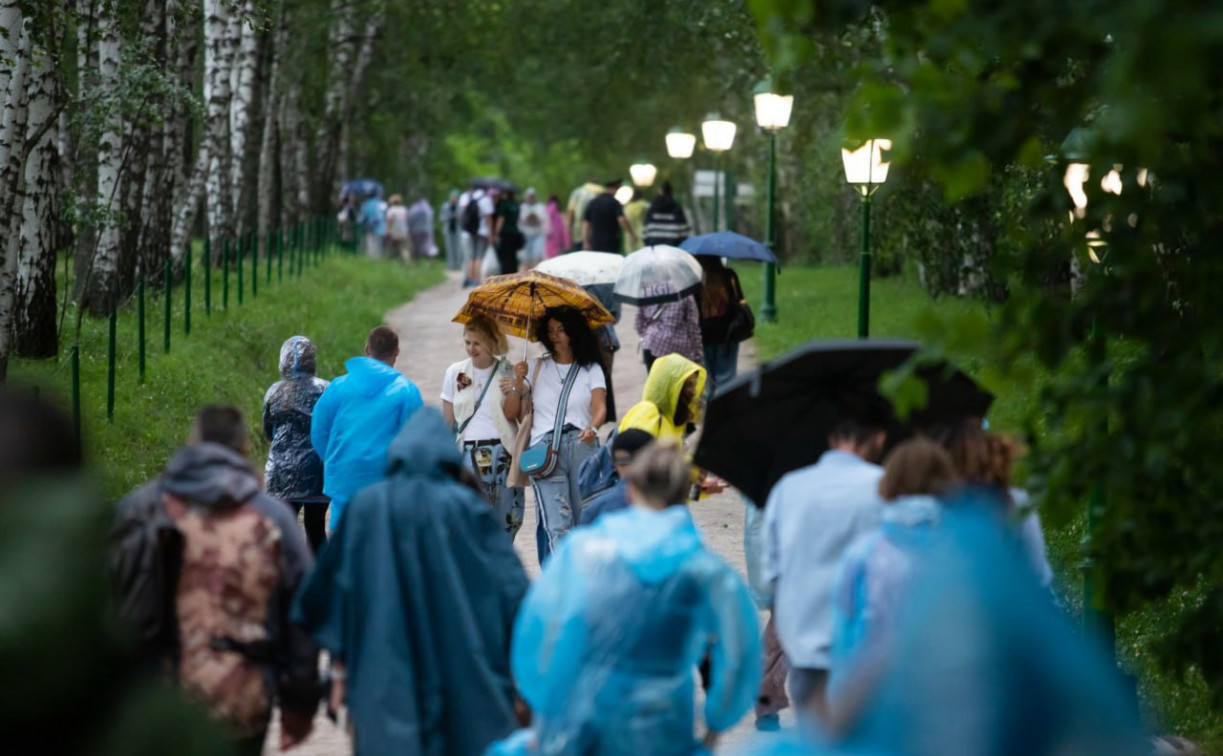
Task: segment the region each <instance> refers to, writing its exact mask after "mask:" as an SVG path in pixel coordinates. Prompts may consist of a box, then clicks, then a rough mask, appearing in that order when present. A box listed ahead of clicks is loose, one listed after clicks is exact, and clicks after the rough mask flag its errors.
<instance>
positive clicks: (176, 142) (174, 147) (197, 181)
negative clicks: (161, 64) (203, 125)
mask: <svg viewBox="0 0 1223 756" xmlns="http://www.w3.org/2000/svg"><path fill="white" fill-rule="evenodd" d="M186 1H187V0H170V2H169V4H168V5H167V7H166V29H167V34H166V36H167V38H168V39H169V40H170V47H171V49H173V50H174V53H175V54H174V56H173V59H174V60H175V61H176V65H177V68H178V80H179V83H180V85H182V86H183V87H187V88H191V89H193V88H194V87H193V86H192V84H193V82H194V79H195V52H196V47H197V43H196V33H197V31H198V27H197V26H196V23H197V22H196V21H195V18H196V17H195V15H194V14H192V15H189V16H187V18H188V19H191V21H190V22H189V23H188V24H187V25H185V26H182V27H181V28H180V27H179V25H178V20H179V16H180V13H181V11H180V8H182V7H183V3H184V2H186ZM205 86H207V80H205ZM205 100H207V92H205ZM189 117H190V116H189V114H188V113H187V111H186V109H185V108H184V107H182V106H181V105H180V106H177V107H176V108H175V111H174V113H173V114H172V116H171V117H170V118H169V119H167V120H166V125H165V129H166V141H165V145H164V151H163V153H162V154H163V155H164V156H165V157H164V160H165V164H166V166H167V173H168V175H169V176H170V177H171V178H172V180H173V184H172V189H171V191H172V192H173V194H172V196H173V197H174V206H173V210H172V211H171V215H172V225H171V230H170V250H169V254H170V259H171V260H173V262H174V263H175V264H177V263H178V262H179V261H180V260H182V259H183V258H184V257H185V256H186V251H187V243H188V240H189V237H190V235H191V226H192V225H193V224H194V223H195V214H196V212H197V211H198V210H199V206H200V201H201V200H202V198H203V196H204V182H205V180H206V178H207V176H208V162H209V153H208V142H207V141H204V142H201V144H200V147H199V152H198V153H197V155H196V160H195V162H194V163H193V164H192V165H190V166H188V164H187V159H186V157H185V150H184V149H183V147H184V142H185V141H186V139H187V119H188V118H189ZM150 272H152V269H151V268H150Z"/></svg>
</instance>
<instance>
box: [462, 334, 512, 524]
mask: <svg viewBox="0 0 1223 756" xmlns="http://www.w3.org/2000/svg"><path fill="white" fill-rule="evenodd" d="M463 345H464V347H466V349H467V359H465V360H462V361H460V362H456V363H454V364H453V365H451V366H450V367H448V368H446V377H445V379H443V381H442V414H443V416H444V417H445V418H446V422H448V423H449V424H450V427H452V428H454V429H455V433H456V440H457V442H458V444H459V446H460V448H462V450H463V458H464V459H465V460H466V462H467V464H468V465H469V466H470V467H471V470H472V472H474V473H475V474H476V476H477V477H479V478H480V482H481V483H482V484H483V485H484V495H485V496H486V497H487V499H488V503H489V506H490V507H492V510H493V517H494V518H496V520H497V522H498V523H499V524H500V525H501V526H502V527H503V528H505V532H507V533H509V534H510V539H511V540H512V539H513V538H514V535H515V534H517V533H518V528H520V527H522V513H523V490H522V488H515V487H512V486H510V485H508V482H507V480H506V477H507V476H508V474H509V472H510V470H511V469H512V467H513V463H514V460H513V458H512V457H511V450H512V449H513V448H514V439H515V438H516V437H517V435H518V414H519V412H520V410H521V403H522V394H523V392H522V389H521V388H519V387H517V386H515V385H514V380H513V368H512V367H511V366H510V362H509V360H507V359H506V358H505V357H501V356H499V355H503V354H505V352H506V351H507V348H508V345H507V344H506V341H505V335H504V334H502V333H501V331H500V330H499V329H498V328H497V325H496V323H494V322H492V321H491V320H489V319H488V318H485V317H483V316H478V317H475V318H473V319H472V321H471V322H470V323H468V324H467V325H466V327H464V329H463ZM494 383H495V384H496V385H493V384H494Z"/></svg>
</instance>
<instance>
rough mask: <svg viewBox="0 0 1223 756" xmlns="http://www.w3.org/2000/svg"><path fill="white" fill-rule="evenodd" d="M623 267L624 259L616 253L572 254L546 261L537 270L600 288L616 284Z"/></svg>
mask: <svg viewBox="0 0 1223 756" xmlns="http://www.w3.org/2000/svg"><path fill="white" fill-rule="evenodd" d="M622 265H624V258H623V257H621V256H620V255H618V254H616V253H614V252H570V253H569V254H567V255H558V256H556V257H553V258H551V259H549V260H544V261H543V262H541V263H540V264H539V265H538V266H536V268H535V269H536V270H538V271H539V272H540V273H547V274H548V275H550V276H558V277H560V278H568V279H569V280H570V281H573V282H575V283H577V284H580V285H582V286H598V285H599V284H614V283H615V282H616V277H617V276H618V275H619V274H620V266H622Z"/></svg>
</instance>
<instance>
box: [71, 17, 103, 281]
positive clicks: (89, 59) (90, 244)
mask: <svg viewBox="0 0 1223 756" xmlns="http://www.w3.org/2000/svg"><path fill="white" fill-rule="evenodd" d="M76 11H77V16H78V22H77V27H76V35H77V39H76V56H77V61H76V70H77V73H78V81H77V91H76V99H77V101H78V102H79V103H80V105H79V106H78V112H77V118H78V120H79V121H80V122H82V123H87V122H89V120H90V119H91V118H92V115H91V110H92V102H91V100H92V99H93V98H92V97H90V96H89V95H87V94H86V93H88V92H96V91H97V90H98V87H99V86H100V83H99V80H98V35H97V21H98V19H97V0H77V6H76ZM71 162H72V164H73V179H74V181H75V183H74V184H73V185H72V191H73V193H74V195H75V196H76V197H77V200H78V203H79V205H80V207H81V208H82V210H83V211H85V212H82V213H81V215H80V216H79V217H78V219H77V222H76V228H75V229H74V231H75V236H76V239H75V243H76V247H75V254H74V256H73V275H72V297H73V299H75V300H76V301H78V302H79V301H81V300H82V299H84V298H85V287H86V285H87V284H88V281H89V270H90V267H91V265H92V264H93V251H94V248H95V245H96V243H97V238H98V229H97V226H96V225H95V223H94V220H93V218H92V214H90V213H88V212H87V209H86V208H85V205H86V203H87V201H88V199H89V198H91V197H93V196H94V189H95V188H96V186H97V183H96V182H97V178H96V177H97V169H98V144H97V139H96V138H95V137H94V136H93V135H92V134H90V133H88V130H82V132H81V134H80V135H79V137H78V139H77V143H76V152H75V154H74V158H73V160H72V161H71Z"/></svg>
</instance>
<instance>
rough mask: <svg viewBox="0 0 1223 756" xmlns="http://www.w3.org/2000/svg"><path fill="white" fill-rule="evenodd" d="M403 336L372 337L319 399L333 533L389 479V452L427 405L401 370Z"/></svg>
mask: <svg viewBox="0 0 1223 756" xmlns="http://www.w3.org/2000/svg"><path fill="white" fill-rule="evenodd" d="M398 356H399V336H398V335H396V333H395V332H394V331H392V330H391V329H390V328H387V327H386V326H378V327H377V328H375V329H374V330H372V331H370V332H369V340H368V341H366V343H365V356H364V357H353V358H352V359H350V360H348V361H347V362H345V363H344V367H345V368H347V369H348V373H347V374H345V375H342V376H340V377H339V378H336V379H335V380H334V381H332V382H331V385H330V386H328V387H327V390H326V391H324V392H323V395H322V396H321V397H319V400H318V404H316V405H315V407H314V417H313V419H312V421H311V423H310V442H311V444H313V445H314V450H315V451H316V452H318V455H319V457H320V458H321V459H322V460H323V493H325V494H327V495H328V496H330V497H331V528H332V530H334V529H335V527H336V525H338V524H339V522H340V515H341V514H342V513H343V511H344V505H346V504H347V503H348V500H349V499H351V498H352V497H353V494H355V493H356V492H357V491H360V490H361V489H362V488H365V487H366V486H368V485H370V484H371V483H376V482H378V481H380V480H382V479H383V478H384V477H386V450H387V447H388V446H390V443H391V439H393V438H395V435H396V434H397V433H399V429H400V428H402V427H403V425H404V423H406V422H407V420H408V418H409V417H411V416H412V413H413V412H415V411H416V410H418V409H420V407H421V405H422V404H423V402H422V401H421V398H420V390H419V389H418V388H416V384H414V383H412V382H411V381H409V380H408V379H407V378H406V377H405V376H404V375H403V374H402V373H400V372H399V371H398V370H396V369H395V367H394V365H395V359H396V358H397V357H398Z"/></svg>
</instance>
